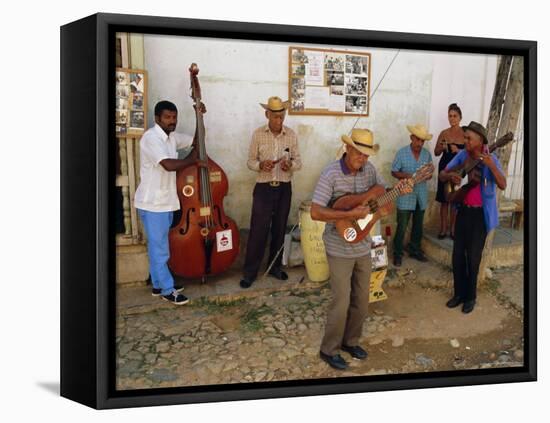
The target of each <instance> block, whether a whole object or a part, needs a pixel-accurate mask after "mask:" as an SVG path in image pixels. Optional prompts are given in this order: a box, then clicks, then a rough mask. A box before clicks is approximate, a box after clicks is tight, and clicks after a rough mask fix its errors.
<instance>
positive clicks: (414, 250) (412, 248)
mask: <svg viewBox="0 0 550 423" xmlns="http://www.w3.org/2000/svg"><path fill="white" fill-rule="evenodd" d="M411 215H412V229H411V238H410V241H409V245H408V246H407V249H408V251H409V253H411V254H418V253H420V252H421V251H422V250H421V249H420V243H421V242H422V232H423V226H424V210H420V205H419V204H418V202H417V203H416V210H400V209H397V228H396V229H395V237H394V238H393V255H394V256H397V257H401V256H403V239H404V238H405V231H406V230H407V226H408V224H409V219H410V217H411Z"/></svg>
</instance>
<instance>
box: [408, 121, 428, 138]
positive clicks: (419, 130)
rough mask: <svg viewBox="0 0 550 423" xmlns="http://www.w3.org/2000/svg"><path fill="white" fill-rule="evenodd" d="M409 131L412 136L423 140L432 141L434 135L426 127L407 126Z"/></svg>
mask: <svg viewBox="0 0 550 423" xmlns="http://www.w3.org/2000/svg"><path fill="white" fill-rule="evenodd" d="M407 129H408V130H409V132H410V133H411V134H413V135H414V136H415V137H418V138H420V139H421V140H424V141H430V140H431V139H432V136H433V135H432V134H430V133H428V129H427V128H426V127H425V126H424V125H420V124H418V125H407Z"/></svg>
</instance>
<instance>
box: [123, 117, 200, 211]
mask: <svg viewBox="0 0 550 423" xmlns="http://www.w3.org/2000/svg"><path fill="white" fill-rule="evenodd" d="M192 142H193V137H191V136H189V135H187V134H182V133H176V132H171V133H170V136H168V135H166V132H164V131H163V129H162V128H161V127H160V126H159V125H157V124H155V126H154V127H152V128H150V129H148V130H147V131H146V132H145V133H144V134H143V136H142V137H141V141H140V169H139V173H140V177H141V182H140V184H139V186H138V188H137V190H136V195H135V198H134V200H135V201H134V205H135V207H136V208H137V209H142V210H147V211H153V212H167V211H174V210H179V208H180V203H179V200H178V194H177V192H176V172H169V171H167V170H166V169H164V167H162V165H161V164H160V162H161V161H162V160H164V159H177V158H178V152H177V150H178V149H181V148H185V147H189V146H190V145H191V144H192Z"/></svg>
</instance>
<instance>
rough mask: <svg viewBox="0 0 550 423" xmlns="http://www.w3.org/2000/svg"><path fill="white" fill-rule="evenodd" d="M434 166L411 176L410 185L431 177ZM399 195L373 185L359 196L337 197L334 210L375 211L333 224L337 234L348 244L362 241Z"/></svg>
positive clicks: (390, 208) (394, 190) (392, 190)
mask: <svg viewBox="0 0 550 423" xmlns="http://www.w3.org/2000/svg"><path fill="white" fill-rule="evenodd" d="M433 171H434V166H433V164H432V163H428V164H425V165H424V166H422V167H421V168H420V169H418V170H417V171H416V172H415V173H414V175H413V176H412V178H411V179H412V183H413V184H414V185H416V184H417V183H419V182H422V181H426V180H428V179H430V178H431V177H432V174H433ZM400 195H401V192H400V191H399V189H397V188H393V189H391V190H390V191H386V189H385V188H384V187H383V186H382V185H374V186H373V187H371V188H370V189H369V190H368V191H366V192H363V193H359V194H344V195H342V196H341V197H338V198H337V199H336V200H335V201H334V202H333V204H332V208H333V209H335V210H346V211H347V210H351V209H354V208H355V207H357V206H365V207H369V209H371V210H372V209H374V210H375V211H374V212H372V213H369V214H367V215H366V216H365V217H364V218H362V219H340V220H337V221H336V223H335V226H336V230H337V231H338V234H339V235H340V236H341V237H342V238H344V240H345V241H346V242H349V243H350V244H356V243H358V242H360V241H362V240H363V239H364V238H365V237H366V236H367V235H368V234H369V232H370V230H371V228H372V227H373V225H374V224H375V223H376V221H377V220H378V219H380V218H381V217H383V216H387V215H388V214H389V213H391V211H392V208H393V201H394V200H395V199H396V198H397V197H399V196H400Z"/></svg>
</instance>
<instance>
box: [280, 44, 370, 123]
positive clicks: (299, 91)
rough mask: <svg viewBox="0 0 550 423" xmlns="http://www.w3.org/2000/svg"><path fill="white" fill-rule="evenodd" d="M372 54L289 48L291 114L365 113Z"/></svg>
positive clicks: (367, 107)
mask: <svg viewBox="0 0 550 423" xmlns="http://www.w3.org/2000/svg"><path fill="white" fill-rule="evenodd" d="M371 66H372V64H371V54H370V53H365V52H356V51H346V50H325V49H317V48H305V47H289V49H288V81H289V83H288V98H289V99H290V108H289V114H291V115H337V116H368V115H369V98H370V70H371Z"/></svg>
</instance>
